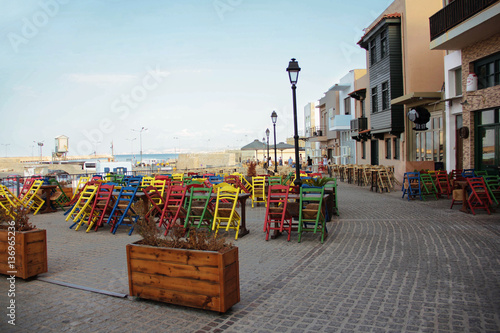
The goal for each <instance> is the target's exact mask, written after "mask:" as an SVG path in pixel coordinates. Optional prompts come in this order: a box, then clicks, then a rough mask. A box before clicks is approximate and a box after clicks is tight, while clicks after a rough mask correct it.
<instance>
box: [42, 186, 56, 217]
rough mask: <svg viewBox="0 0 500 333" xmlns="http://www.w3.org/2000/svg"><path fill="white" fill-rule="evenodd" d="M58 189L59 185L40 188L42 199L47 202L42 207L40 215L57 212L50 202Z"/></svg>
mask: <svg viewBox="0 0 500 333" xmlns="http://www.w3.org/2000/svg"><path fill="white" fill-rule="evenodd" d="M56 187H57V185H42V186H40V189H41V190H42V199H43V200H44V201H45V202H44V204H43V206H42V209H40V211H39V213H40V214H46V213H53V212H56V211H57V210H56V209H55V208H54V207H52V204H51V202H50V197H51V195H52V191H53V190H55V189H56Z"/></svg>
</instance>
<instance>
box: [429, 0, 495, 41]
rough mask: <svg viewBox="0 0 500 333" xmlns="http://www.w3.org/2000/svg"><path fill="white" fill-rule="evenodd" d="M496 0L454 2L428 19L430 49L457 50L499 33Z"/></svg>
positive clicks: (460, 0) (456, 0)
mask: <svg viewBox="0 0 500 333" xmlns="http://www.w3.org/2000/svg"><path fill="white" fill-rule="evenodd" d="M499 14H500V1H499V0H455V1H453V2H451V3H450V4H448V5H447V6H446V7H444V8H443V9H441V10H440V11H438V12H437V13H435V14H434V15H432V16H431V17H430V18H429V25H430V39H431V49H433V50H446V49H447V50H460V49H462V48H464V47H465V46H467V45H470V44H471V43H472V42H475V41H478V40H482V39H485V38H488V37H489V36H491V35H493V34H495V33H497V32H499V29H500V28H499V27H500V15H499Z"/></svg>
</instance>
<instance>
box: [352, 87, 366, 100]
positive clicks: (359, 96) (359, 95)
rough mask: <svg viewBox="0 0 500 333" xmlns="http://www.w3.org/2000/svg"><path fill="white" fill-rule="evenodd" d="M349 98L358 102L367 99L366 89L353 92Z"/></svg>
mask: <svg viewBox="0 0 500 333" xmlns="http://www.w3.org/2000/svg"><path fill="white" fill-rule="evenodd" d="M348 95H349V96H351V97H352V98H354V99H357V100H358V101H359V100H361V99H365V97H366V88H361V89H358V90H354V91H353V92H350V93H348Z"/></svg>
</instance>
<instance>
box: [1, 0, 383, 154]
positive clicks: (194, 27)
mask: <svg viewBox="0 0 500 333" xmlns="http://www.w3.org/2000/svg"><path fill="white" fill-rule="evenodd" d="M390 2H391V1H386V0H375V1H374V0H358V1H344V0H309V1H305V0H288V1H285V0H272V1H271V0H184V1H174V0H164V1H160V0H155V1H153V0H143V1H128V0H85V1H83V0H36V1H32V0H23V1H19V0H0V4H1V6H2V10H1V11H0V77H1V79H0V114H1V119H2V121H1V123H2V127H1V131H0V144H1V146H0V156H2V157H3V156H32V154H35V155H37V154H39V150H38V147H37V146H36V143H35V142H43V143H44V147H43V154H44V156H46V155H49V154H50V152H51V151H53V150H54V138H55V137H56V136H59V135H62V134H64V135H66V136H68V137H69V138H70V139H69V140H70V141H69V144H70V146H69V150H70V155H80V154H90V153H93V152H94V150H95V151H97V153H98V154H99V153H111V149H110V146H111V142H113V145H114V152H115V154H121V153H124V154H128V153H131V151H134V152H135V153H137V152H138V151H139V141H140V138H141V136H142V145H143V151H144V153H170V152H180V151H182V152H190V151H192V152H194V151H214V150H224V149H233V148H239V147H241V146H243V145H245V144H247V143H249V142H251V141H253V140H254V139H260V140H262V138H263V137H264V136H265V130H266V128H269V129H270V130H271V131H272V122H271V118H270V115H271V113H272V111H273V110H276V112H277V113H278V123H277V126H276V127H277V138H278V141H284V140H285V139H286V138H287V137H291V136H293V113H292V95H291V89H290V83H289V80H288V75H287V73H286V70H285V69H286V67H287V66H288V62H289V61H290V59H291V58H296V59H297V61H298V62H299V65H300V67H301V68H302V70H301V72H300V76H299V82H298V85H297V103H298V109H299V121H300V123H301V125H300V127H301V128H302V127H303V107H304V105H305V104H306V103H308V102H312V101H316V100H318V99H319V98H321V97H322V96H323V93H324V92H325V91H326V90H327V89H328V88H329V87H330V86H332V85H333V84H335V83H337V82H338V80H339V79H340V78H341V77H343V76H344V75H346V74H347V72H348V71H349V70H351V69H355V68H365V67H366V65H365V52H364V50H363V49H361V48H360V47H359V46H358V45H356V42H357V41H358V40H359V39H360V38H361V36H362V35H363V29H364V28H366V27H367V26H368V25H369V24H370V23H371V22H372V21H373V20H374V19H375V18H376V17H377V16H378V15H379V14H380V13H381V12H382V11H383V10H384V9H385V8H386V7H387V6H388V5H389V4H390ZM142 128H144V130H143V131H142V133H141V132H140V131H141V129H142ZM271 133H272V132H271Z"/></svg>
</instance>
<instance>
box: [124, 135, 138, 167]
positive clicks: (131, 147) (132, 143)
mask: <svg viewBox="0 0 500 333" xmlns="http://www.w3.org/2000/svg"><path fill="white" fill-rule="evenodd" d="M125 140H127V141H130V154H131V155H132V163H134V141H135V140H137V138H133V139H125Z"/></svg>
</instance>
